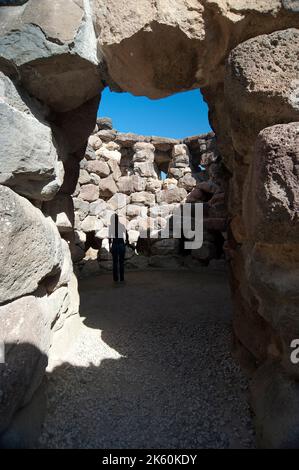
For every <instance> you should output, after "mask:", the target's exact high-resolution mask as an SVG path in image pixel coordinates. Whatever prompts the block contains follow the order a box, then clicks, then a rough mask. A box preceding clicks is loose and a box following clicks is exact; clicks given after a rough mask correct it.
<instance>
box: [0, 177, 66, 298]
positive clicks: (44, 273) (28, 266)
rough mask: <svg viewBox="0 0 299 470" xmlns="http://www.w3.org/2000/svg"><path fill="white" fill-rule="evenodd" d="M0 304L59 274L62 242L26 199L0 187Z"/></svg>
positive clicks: (30, 290)
mask: <svg viewBox="0 0 299 470" xmlns="http://www.w3.org/2000/svg"><path fill="white" fill-rule="evenodd" d="M0 201H1V204H0V219H1V224H2V229H1V233H0V237H1V241H0V304H1V303H4V302H7V301H9V300H12V299H15V298H18V297H21V296H23V295H26V294H30V293H32V292H34V291H35V290H36V289H37V287H38V285H39V284H40V282H41V281H43V280H44V279H45V278H46V277H48V276H53V275H55V274H57V273H59V271H60V270H61V263H62V251H61V239H60V236H59V233H58V230H57V228H56V227H55V224H54V222H53V221H52V220H51V219H50V218H48V219H46V218H45V217H44V216H43V215H42V213H41V212H40V210H39V209H36V208H35V207H34V206H32V204H31V203H30V202H29V201H27V200H26V199H24V198H22V197H21V196H18V195H17V194H15V193H14V192H13V191H12V190H11V189H9V188H6V187H4V186H0Z"/></svg>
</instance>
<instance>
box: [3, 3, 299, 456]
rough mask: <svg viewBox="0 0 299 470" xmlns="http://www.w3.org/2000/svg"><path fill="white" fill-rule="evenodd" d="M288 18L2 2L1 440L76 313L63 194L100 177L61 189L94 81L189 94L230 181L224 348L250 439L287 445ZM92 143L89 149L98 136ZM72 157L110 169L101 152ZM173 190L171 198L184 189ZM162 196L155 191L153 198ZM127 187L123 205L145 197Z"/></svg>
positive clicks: (82, 145) (95, 92)
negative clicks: (196, 98)
mask: <svg viewBox="0 0 299 470" xmlns="http://www.w3.org/2000/svg"><path fill="white" fill-rule="evenodd" d="M298 27H299V5H298V0H270V1H264V0H247V1H246V2H245V1H244V0H178V1H176V2H169V1H168V0H160V1H158V2H152V1H150V0H138V2H136V1H135V0H125V1H124V0H39V1H38V2H37V1H36V0H22V1H13V0H9V1H2V2H1V7H0V90H1V93H0V125H1V136H0V140H1V145H0V149H1V152H0V220H1V231H0V341H1V342H5V344H6V365H5V366H3V365H2V366H0V390H1V394H0V435H1V436H2V438H4V437H5V434H6V433H7V432H9V429H10V428H11V426H12V425H13V422H14V420H16V419H17V417H18V413H19V412H20V410H21V409H22V408H24V407H25V406H26V405H28V404H29V403H30V401H31V399H32V397H33V395H34V393H35V392H36V390H37V389H38V387H39V385H40V383H41V381H42V378H43V376H44V372H45V368H46V365H47V360H48V357H49V355H51V344H53V341H54V342H55V338H57V337H58V335H60V337H61V338H62V339H63V344H64V345H65V346H66V343H67V337H68V334H69V331H70V328H71V324H72V322H73V319H74V318H76V316H77V315H78V311H79V296H78V289H77V279H76V276H75V275H74V272H73V265H72V260H71V252H70V250H72V252H73V256H74V254H75V253H76V251H77V253H78V252H80V249H81V251H82V255H83V251H84V250H82V245H81V243H82V244H83V242H84V235H82V234H83V233H84V231H82V230H81V229H80V232H81V233H80V234H79V240H78V234H77V238H76V235H74V236H73V241H72V235H71V233H72V227H73V225H74V224H79V225H80V224H81V223H83V224H84V222H85V221H84V220H82V221H81V220H80V215H79V217H78V214H77V216H76V220H74V219H75V216H74V212H73V209H72V207H73V199H72V194H74V193H75V194H77V195H76V196H75V198H76V197H77V196H78V195H79V196H80V194H81V197H82V195H85V198H86V197H87V198H90V197H92V198H93V197H95V199H97V198H98V195H99V194H98V191H100V187H101V185H102V184H103V183H102V182H103V180H105V178H103V179H101V180H100V181H99V185H97V184H95V183H96V182H97V181H98V179H97V178H96V177H94V176H93V177H92V178H93V182H92V183H91V186H89V184H90V183H87V184H86V185H83V186H82V188H81V187H80V192H79V193H78V192H77V193H76V191H78V189H79V187H78V188H77V190H76V187H77V182H78V179H79V176H80V180H81V183H82V178H83V177H84V175H85V176H86V177H87V173H88V172H87V173H84V171H82V170H86V169H85V168H84V165H85V163H83V168H81V175H80V162H81V161H82V159H83V158H84V155H85V154H86V145H87V140H88V138H89V136H90V135H91V133H92V132H93V129H94V126H95V122H96V113H97V109H98V105H99V100H100V95H101V91H102V90H103V89H104V88H105V87H106V86H109V87H110V88H111V89H112V90H115V91H118V92H122V91H126V92H131V93H133V94H135V95H145V96H148V97H150V98H153V99H156V98H161V97H165V96H169V95H171V94H173V93H176V92H180V91H185V90H190V89H194V88H201V90H202V93H203V95H204V98H205V100H206V102H207V103H208V106H209V113H210V122H211V125H212V128H213V130H214V131H215V135H216V139H217V147H218V149H219V152H220V154H221V157H222V161H223V164H224V165H225V167H226V169H227V172H228V174H229V186H228V190H227V210H228V217H227V241H226V253H227V255H228V259H229V269H230V283H231V291H232V298H233V304H234V317H233V334H234V345H235V354H236V356H237V357H238V358H239V361H240V363H241V364H242V366H243V367H244V370H246V371H247V372H248V373H249V374H250V376H251V377H252V382H251V405H252V409H253V412H254V415H255V418H256V429H257V439H258V445H260V446H262V447H272V448H286V447H298V445H299V444H298V443H299V425H298V423H299V369H298V365H296V364H294V363H292V362H291V361H290V354H291V352H292V349H291V348H290V345H291V343H292V341H293V340H294V339H296V338H299V308H298V304H299V294H298V279H299V222H298V207H299V191H298V187H299V185H298V183H299V171H298V165H299V154H298V148H299V144H298V139H299V105H298V87H299V60H298V50H299V29H298ZM100 134H101V135H100V139H101V141H102V142H103V146H102V144H101V147H100V148H99V149H98V150H99V151H100V154H103V155H105V154H106V155H107V153H108V155H111V153H113V152H115V155H116V156H119V147H118V146H120V142H116V139H115V141H114V143H113V144H111V142H110V143H109V142H105V140H104V134H106V132H104V131H100ZM108 134H109V135H110V134H111V132H110V130H108ZM102 137H103V139H102ZM125 139H126V138H125ZM109 140H110V137H109ZM91 142H93V143H94V145H95V146H97V145H100V140H98V137H95V136H93V137H92V139H91ZM97 142H98V143H97ZM134 143H135V142H134ZM146 144H147V145H145V144H144V143H143V144H142V145H141V146H140V145H139V146H138V143H137V145H136V147H135V151H136V153H139V152H141V153H142V152H143V150H144V149H145V148H147V150H146V152H145V153H146V155H151V157H149V159H151V160H152V159H153V153H154V150H153V148H154V146H155V143H154V142H146ZM152 145H153V146H152ZM184 145H186V143H185V144H183V146H182V144H175V146H178V147H176V148H177V150H175V151H174V154H175V155H176V156H177V155H180V156H182V155H184V158H185V156H186V155H187V147H185V146H184ZM187 145H188V143H187ZM189 147H190V146H189ZM141 148H142V149H143V150H141ZM88 149H89V150H88V152H90V155H93V151H92V149H91V148H90V147H88ZM139 149H140V150H139ZM98 150H97V151H98ZM177 151H178V152H181V153H177ZM189 151H190V152H191V150H190V148H189ZM191 154H192V152H191ZM155 158H156V156H155V157H154V161H155ZM86 160H87V159H86ZM104 160H111V159H107V158H105V157H104ZM137 163H138V165H137V166H136V173H137V174H136V175H134V178H135V180H136V182H137V181H138V182H139V181H141V180H140V179H139V178H140V172H143V171H145V168H147V166H148V170H150V173H151V171H152V170H153V172H154V168H155V166H154V165H153V161H151V162H150V164H149V162H143V161H141V162H137V161H136V164H137ZM139 163H140V164H141V167H140V164H139ZM110 164H111V162H110ZM87 165H89V168H90V169H92V168H93V166H94V165H95V166H96V167H99V165H100V166H101V168H102V170H101V171H103V172H105V171H106V173H108V171H109V173H110V170H111V166H109V164H107V161H104V162H100V161H98V160H93V159H91V160H88V163H87ZM106 165H108V167H109V168H107V166H106ZM112 165H115V164H112ZM81 166H82V163H81ZM133 166H135V162H134V165H133ZM138 167H139V170H138V171H137V168H138ZM115 168H117V166H115ZM174 169H176V168H174ZM120 171H122V170H121V169H120ZM91 174H92V175H96V176H97V173H96V172H94V171H92V172H91ZM153 174H154V173H153ZM193 177H194V175H192V171H191V176H190V173H187V174H186V175H185V176H184V177H183V178H185V179H186V181H190V184H191V182H192V181H193ZM107 178H108V185H107V184H106V187H105V186H104V187H102V188H101V190H102V191H105V190H106V191H107V194H109V196H110V192H109V191H110V190H111V187H112V186H113V188H114V189H113V190H115V192H116V186H117V184H116V182H115V181H114V178H113V176H112V175H110V174H109V175H107ZM121 178H122V179H121ZM123 178H126V176H120V179H121V181H124V180H123ZM171 179H175V180H176V181H177V178H171ZM195 179H196V178H195ZM112 180H113V181H112ZM125 181H126V180H125ZM158 181H159V179H157V178H154V182H155V184H156V183H157V184H158V185H159V184H160V183H159V182H158ZM106 183H107V181H106ZM143 183H144V182H143V178H142V183H141V184H143ZM203 183H205V182H203ZM203 183H202V184H203ZM136 184H137V183H136ZM162 184H163V183H162ZM174 184H175V186H176V183H174ZM192 184H193V183H192ZM114 185H115V186H114ZM123 187H126V183H123ZM176 187H177V188H178V189H175V190H174V192H175V194H180V197H182V200H183V196H184V197H185V196H186V193H185V191H186V189H185V188H184V187H181V188H180V187H179V182H178V184H177V186H176ZM202 188H203V187H202ZM93 191H94V193H95V194H94V196H91V195H92V192H93ZM122 191H123V189H122ZM134 191H136V190H135V187H134ZM164 191H166V193H165V192H164ZM168 191H169V190H168V189H162V190H161V191H160V190H159V189H158V193H159V194H161V195H162V197H164V196H165V197H167V195H168V194H169V193H168ZM123 193H124V194H125V192H124V191H123ZM204 193H206V191H205V190H203V195H204V196H205V194H204ZM133 194H135V195H134V197H133V196H132V195H131V197H133V200H132V202H134V205H136V204H135V203H136V201H139V203H140V201H141V202H142V203H143V197H144V198H149V200H152V201H153V202H154V200H155V197H156V196H155V194H154V192H145V193H143V191H136V192H135V193H133ZM148 194H149V195H150V196H148ZM145 195H147V196H145ZM112 197H113V196H112ZM139 198H140V199H139ZM79 199H80V198H79ZM109 200H111V197H109V199H108V201H109ZM87 202H88V201H87ZM105 202H106V201H105ZM157 202H158V201H157ZM179 202H180V201H179ZM207 202H209V201H207ZM75 203H76V204H77V203H79V202H78V197H77V201H76V200H75ZM95 203H96V204H97V201H96V200H95ZM79 204H80V203H79ZM91 204H93V203H91ZM221 204H222V202H221ZM137 205H138V204H137ZM86 207H87V206H86ZM89 207H90V206H89ZM92 207H95V206H92ZM213 210H214V209H213ZM49 214H50V216H49ZM90 215H91V214H90ZM87 217H89V215H88V216H87ZM91 217H93V216H92V215H91ZM81 218H82V215H81ZM93 221H94V219H90V218H89V219H87V222H86V224H88V223H89V222H91V224H93ZM77 226H78V225H77ZM76 230H77V229H76ZM100 230H102V228H101V227H100V229H99V231H100ZM220 231H221V233H222V232H223V229H222V228H221V230H220ZM97 232H98V231H97ZM61 235H62V236H61ZM80 236H82V237H83V239H82V240H80ZM82 255H78V254H77V255H75V256H79V258H80V257H81V256H82ZM84 257H85V254H84ZM83 271H84V269H83Z"/></svg>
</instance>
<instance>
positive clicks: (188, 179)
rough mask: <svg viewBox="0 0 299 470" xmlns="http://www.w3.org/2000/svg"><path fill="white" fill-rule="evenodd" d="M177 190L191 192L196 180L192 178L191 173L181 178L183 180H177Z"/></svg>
mask: <svg viewBox="0 0 299 470" xmlns="http://www.w3.org/2000/svg"><path fill="white" fill-rule="evenodd" d="M178 186H179V188H184V189H186V191H188V192H189V191H192V189H193V188H194V187H195V186H196V179H195V178H193V176H192V175H191V173H189V174H186V175H184V176H183V178H180V179H179V182H178Z"/></svg>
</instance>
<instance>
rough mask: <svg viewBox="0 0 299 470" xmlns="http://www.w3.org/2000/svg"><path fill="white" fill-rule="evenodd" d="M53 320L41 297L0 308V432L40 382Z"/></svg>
mask: <svg viewBox="0 0 299 470" xmlns="http://www.w3.org/2000/svg"><path fill="white" fill-rule="evenodd" d="M51 313H52V312H51ZM52 321H53V318H51V314H50V311H49V309H48V308H47V304H46V301H45V298H42V297H35V296H33V295H31V296H27V297H22V298H20V299H18V300H15V301H14V302H12V303H9V304H7V305H5V306H2V307H0V342H1V343H4V344H5V364H3V365H0V383H1V403H0V433H2V432H3V431H4V430H5V429H6V428H7V426H8V425H9V423H10V421H11V418H12V417H13V415H14V413H15V412H16V411H17V410H18V409H19V408H21V407H23V406H24V405H26V404H27V403H28V402H29V401H30V399H31V398H32V395H33V393H34V392H35V390H36V389H37V387H38V386H39V384H40V383H41V381H42V378H43V376H44V373H45V369H46V366H47V360H48V358H47V353H48V350H49V347H50V329H51V323H52Z"/></svg>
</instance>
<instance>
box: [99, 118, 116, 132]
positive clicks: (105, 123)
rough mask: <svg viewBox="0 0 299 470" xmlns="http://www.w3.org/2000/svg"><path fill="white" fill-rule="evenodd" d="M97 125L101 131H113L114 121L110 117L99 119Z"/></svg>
mask: <svg viewBox="0 0 299 470" xmlns="http://www.w3.org/2000/svg"><path fill="white" fill-rule="evenodd" d="M97 125H98V129H99V130H100V131H102V130H112V129H113V123H112V119H111V118H109V117H102V118H97Z"/></svg>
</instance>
